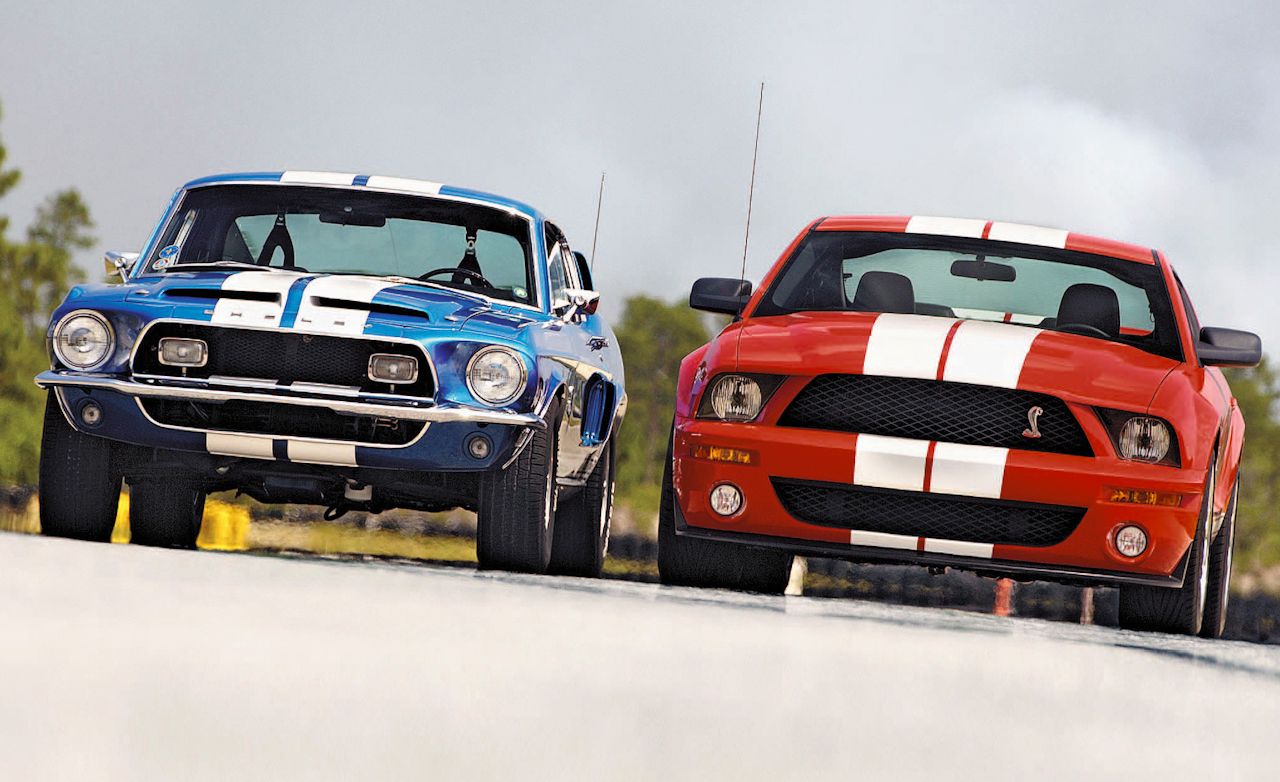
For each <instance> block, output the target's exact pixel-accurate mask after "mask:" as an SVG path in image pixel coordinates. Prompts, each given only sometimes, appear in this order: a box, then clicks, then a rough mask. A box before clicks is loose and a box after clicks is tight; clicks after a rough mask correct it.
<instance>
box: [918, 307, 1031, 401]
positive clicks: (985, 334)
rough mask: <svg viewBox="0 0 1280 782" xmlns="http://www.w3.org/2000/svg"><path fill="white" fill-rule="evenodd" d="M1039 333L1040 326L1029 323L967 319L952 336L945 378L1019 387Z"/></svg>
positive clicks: (979, 383)
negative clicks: (1029, 324) (1025, 365)
mask: <svg viewBox="0 0 1280 782" xmlns="http://www.w3.org/2000/svg"><path fill="white" fill-rule="evenodd" d="M1039 335H1040V331H1039V330H1038V329H1034V328H1027V327H1025V326H1018V325H1013V324H1009V323H988V322H985V321H979V320H967V321H965V322H964V323H962V324H960V328H959V329H957V330H956V334H955V336H954V337H953V338H952V340H951V345H950V348H949V350H948V353H947V357H946V366H945V367H944V368H943V372H942V377H941V379H942V380H947V381H950V382H953V383H973V384H975V385H980V386H996V387H998V388H1017V387H1018V377H1019V376H1020V375H1021V374H1022V365H1023V364H1024V363H1025V362H1026V360H1027V354H1028V353H1030V352H1031V343H1032V342H1034V341H1035V339H1036V337H1038V336H1039Z"/></svg>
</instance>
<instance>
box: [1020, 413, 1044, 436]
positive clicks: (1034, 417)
mask: <svg viewBox="0 0 1280 782" xmlns="http://www.w3.org/2000/svg"><path fill="white" fill-rule="evenodd" d="M1042 415H1044V408H1043V407H1041V406H1040V405H1036V406H1034V407H1032V408H1031V409H1030V410H1028V411H1027V424H1028V426H1027V428H1026V429H1023V430H1022V436H1023V437H1025V438H1027V439H1028V440H1039V439H1040V416H1042Z"/></svg>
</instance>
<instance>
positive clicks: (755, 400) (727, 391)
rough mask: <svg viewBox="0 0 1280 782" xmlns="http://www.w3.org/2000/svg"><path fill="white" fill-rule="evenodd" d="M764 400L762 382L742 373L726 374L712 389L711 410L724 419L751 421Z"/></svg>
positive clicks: (758, 411)
mask: <svg viewBox="0 0 1280 782" xmlns="http://www.w3.org/2000/svg"><path fill="white" fill-rule="evenodd" d="M763 400H764V396H763V394H761V393H760V384H759V383H757V382H756V381H754V380H752V379H751V378H749V377H744V376H742V375H725V376H724V377H722V378H720V379H719V380H718V381H716V387H715V388H713V389H711V411H712V412H714V413H715V414H716V418H719V419H721V420H723V421H750V420H751V419H752V418H755V417H756V416H757V415H758V414H759V413H760V405H761V404H762V402H763Z"/></svg>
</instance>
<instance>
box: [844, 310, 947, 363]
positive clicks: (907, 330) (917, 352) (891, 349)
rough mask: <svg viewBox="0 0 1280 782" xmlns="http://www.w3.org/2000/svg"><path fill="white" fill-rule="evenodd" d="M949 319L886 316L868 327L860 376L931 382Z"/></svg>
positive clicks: (940, 355) (940, 357)
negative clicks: (915, 379) (880, 376)
mask: <svg viewBox="0 0 1280 782" xmlns="http://www.w3.org/2000/svg"><path fill="white" fill-rule="evenodd" d="M955 322H956V321H955V320H953V319H951V318H936V317H924V316H920V315H898V314H893V313H887V314H884V315H880V316H879V317H877V318H876V320H875V323H873V324H871V336H870V337H869V338H868V339H867V355H866V358H865V359H864V360H863V365H862V373H863V374H864V375H886V376H888V377H915V378H923V379H925V380H935V379H937V376H938V362H939V361H941V360H942V349H943V347H944V346H945V345H946V342H947V332H949V331H950V330H951V327H952V326H953V325H954V324H955Z"/></svg>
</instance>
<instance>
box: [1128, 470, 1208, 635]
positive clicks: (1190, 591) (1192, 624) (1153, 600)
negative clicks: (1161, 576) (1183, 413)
mask: <svg viewBox="0 0 1280 782" xmlns="http://www.w3.org/2000/svg"><path fill="white" fill-rule="evenodd" d="M1216 473H1217V455H1216V454H1215V456H1214V458H1213V459H1211V460H1210V461H1209V477H1208V479H1207V480H1206V482H1205V489H1204V500H1203V501H1202V503H1201V506H1200V518H1199V521H1198V522H1197V524H1196V534H1195V538H1194V539H1192V541H1191V548H1190V550H1189V552H1188V554H1187V556H1188V562H1187V572H1186V575H1185V576H1184V578H1183V580H1182V586H1180V587H1178V588H1176V589H1171V588H1169V587H1157V586H1140V585H1126V586H1122V587H1120V626H1121V627H1122V628H1124V629H1125V630H1150V631H1154V632H1157V633H1173V634H1176V635H1196V634H1197V633H1199V632H1200V628H1201V627H1202V626H1203V622H1204V616H1205V603H1206V602H1207V600H1206V598H1207V596H1208V594H1209V551H1210V541H1209V540H1208V534H1209V528H1210V526H1211V524H1212V518H1211V514H1212V513H1213V493H1214V486H1215V482H1214V481H1215V478H1214V476H1215V475H1216Z"/></svg>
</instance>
